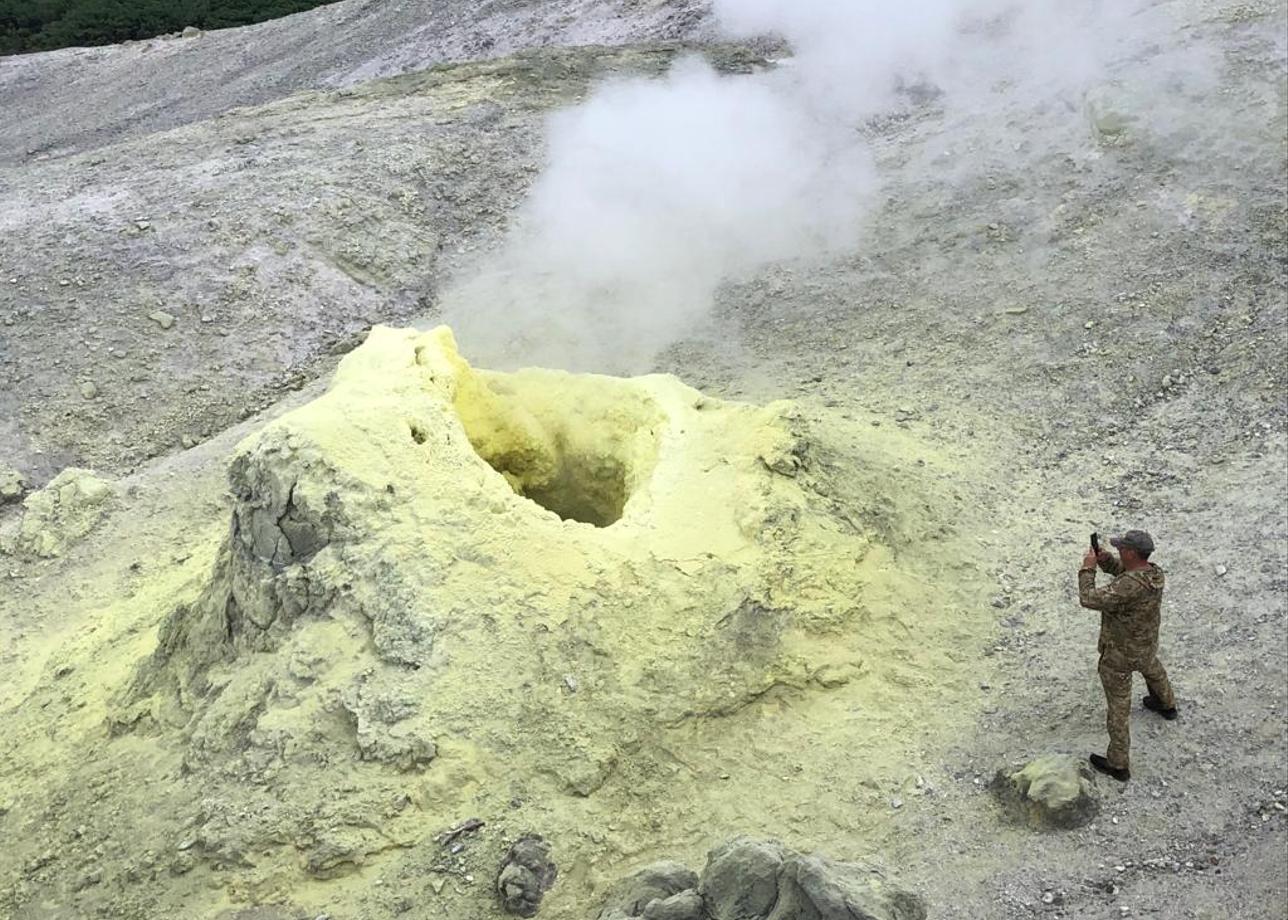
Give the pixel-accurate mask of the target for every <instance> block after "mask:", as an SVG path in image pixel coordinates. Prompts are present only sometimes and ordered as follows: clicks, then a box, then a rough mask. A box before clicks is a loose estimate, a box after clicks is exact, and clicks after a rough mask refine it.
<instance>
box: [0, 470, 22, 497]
mask: <svg viewBox="0 0 1288 920" xmlns="http://www.w3.org/2000/svg"><path fill="white" fill-rule="evenodd" d="M27 487H28V482H27V478H26V477H25V476H23V475H22V473H19V472H18V471H17V470H13V469H9V468H7V467H0V505H8V504H12V503H13V502H16V501H17V500H18V499H20V498H22V496H23V493H24V492H26V491H27Z"/></svg>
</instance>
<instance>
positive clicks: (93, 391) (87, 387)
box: [80, 380, 98, 399]
mask: <svg viewBox="0 0 1288 920" xmlns="http://www.w3.org/2000/svg"><path fill="white" fill-rule="evenodd" d="M80 394H81V396H84V397H85V398H86V399H93V398H94V397H95V396H97V395H98V385H97V384H96V383H94V381H92V380H86V381H85V382H84V383H82V384H81V385H80Z"/></svg>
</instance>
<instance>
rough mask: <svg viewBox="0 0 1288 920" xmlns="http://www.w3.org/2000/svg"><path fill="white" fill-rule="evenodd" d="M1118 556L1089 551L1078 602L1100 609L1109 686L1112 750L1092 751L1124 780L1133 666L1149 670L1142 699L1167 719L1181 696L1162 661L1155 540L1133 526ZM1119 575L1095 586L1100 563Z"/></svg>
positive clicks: (1098, 763)
mask: <svg viewBox="0 0 1288 920" xmlns="http://www.w3.org/2000/svg"><path fill="white" fill-rule="evenodd" d="M1109 542H1110V543H1111V544H1113V546H1114V547H1116V548H1117V550H1118V558H1114V555H1113V554H1112V553H1110V552H1108V551H1106V550H1101V551H1100V553H1099V554H1097V553H1096V551H1095V550H1087V554H1086V556H1084V557H1083V559H1082V568H1080V569H1079V570H1078V601H1079V602H1080V603H1081V604H1082V606H1084V607H1086V608H1088V609H1089V610H1099V611H1100V642H1099V650H1100V667H1099V670H1100V683H1101V684H1102V685H1103V686H1104V688H1105V701H1106V703H1107V704H1108V714H1107V716H1106V718H1105V724H1106V726H1107V727H1108V729H1109V749H1108V750H1107V751H1106V752H1105V756H1103V757H1102V756H1100V755H1099V754H1092V755H1091V765H1092V766H1093V767H1095V768H1096V769H1097V770H1099V771H1100V772H1101V773H1105V774H1107V775H1109V776H1112V777H1113V778H1114V779H1116V780H1118V781H1119V782H1123V783H1125V782H1127V780H1129V779H1131V767H1130V764H1129V762H1128V758H1129V754H1130V750H1131V737H1130V734H1129V733H1128V728H1127V720H1128V716H1129V715H1130V713H1131V678H1132V672H1133V671H1140V673H1141V674H1143V675H1145V683H1146V685H1148V687H1149V695H1148V696H1146V697H1145V698H1144V700H1142V701H1141V702H1142V703H1144V705H1145V708H1146V709H1150V710H1153V711H1154V712H1156V713H1158V714H1159V715H1161V716H1162V717H1163V718H1164V719H1167V720H1169V721H1170V720H1172V719H1175V718H1176V698H1175V696H1173V695H1172V685H1171V684H1170V683H1168V680H1167V671H1165V670H1164V669H1163V664H1162V662H1160V661H1159V660H1158V620H1159V606H1160V604H1161V603H1162V600H1163V570H1162V569H1160V568H1159V567H1158V566H1156V565H1154V564H1153V563H1152V562H1150V561H1149V557H1150V554H1151V553H1153V552H1154V540H1153V538H1151V537H1150V535H1149V534H1147V533H1146V532H1145V531H1143V530H1129V531H1127V532H1126V533H1125V534H1123V535H1122V536H1121V537H1114V538H1113V539H1111V540H1110V541H1109ZM1097 563H1099V565H1100V567H1101V568H1102V569H1104V570H1105V571H1106V572H1108V573H1109V574H1110V575H1113V576H1114V580H1113V581H1111V582H1110V583H1109V584H1108V585H1106V586H1105V587H1103V588H1097V587H1096V565H1097Z"/></svg>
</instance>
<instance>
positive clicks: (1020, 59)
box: [443, 0, 1132, 372]
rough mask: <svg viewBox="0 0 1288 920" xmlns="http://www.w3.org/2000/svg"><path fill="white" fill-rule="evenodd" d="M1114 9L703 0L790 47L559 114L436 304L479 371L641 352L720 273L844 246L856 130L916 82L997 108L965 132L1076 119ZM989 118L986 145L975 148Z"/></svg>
mask: <svg viewBox="0 0 1288 920" xmlns="http://www.w3.org/2000/svg"><path fill="white" fill-rule="evenodd" d="M1131 7H1132V3H1131V2H1130V0H1113V2H1110V3H1105V4H1100V3H1097V2H1093V0H1084V2H1077V0H1061V2H1056V0H1028V2H1023V3H1018V2H1008V0H900V2H891V0H849V2H846V0H716V2H715V11H716V14H717V15H718V17H719V20H720V23H721V25H722V27H723V28H724V30H725V31H726V32H727V33H728V34H729V35H730V36H732V37H752V36H760V35H767V34H768V35H776V36H780V37H782V38H783V39H785V40H786V41H787V42H788V43H789V45H790V46H791V48H792V51H793V56H792V58H790V59H788V60H787V61H783V62H780V65H779V66H777V67H775V68H773V69H771V70H769V71H768V72H766V73H762V74H757V75H751V76H747V75H736V76H724V75H720V74H717V73H716V72H715V71H714V70H713V69H712V68H711V67H710V66H709V65H708V64H706V63H705V62H704V61H702V60H700V59H698V58H696V57H690V58H686V59H682V60H680V61H678V62H677V63H676V64H675V65H674V67H673V68H672V70H671V72H670V74H668V75H667V76H666V77H665V78H662V79H643V78H637V79H627V80H618V81H614V82H610V83H608V84H606V85H604V86H602V87H600V88H599V89H598V90H597V91H596V92H595V93H594V94H593V95H592V96H591V98H590V99H589V100H588V101H587V102H585V103H584V104H583V105H580V106H578V107H576V108H572V109H569V110H566V111H563V112H560V113H558V114H557V115H555V116H554V117H553V118H552V119H551V121H550V125H549V140H548V144H549V150H548V165H547V167H546V169H545V171H544V173H543V174H542V175H541V177H540V178H539V179H538V180H537V181H536V183H535V184H534V186H533V188H532V190H531V194H530V196H529V199H528V200H527V202H526V203H525V204H524V205H523V206H522V208H521V209H520V211H519V213H518V215H517V216H516V221H515V223H514V226H513V228H512V231H511V233H510V235H509V237H508V238H507V240H506V242H505V244H504V245H503V246H502V248H501V250H500V251H499V252H498V253H496V254H494V255H493V256H491V257H490V258H489V260H488V261H487V262H485V263H484V264H483V265H480V266H477V267H476V269H475V271H474V272H473V273H472V274H471V275H470V277H469V280H468V281H466V282H465V283H462V284H459V285H457V286H456V287H455V288H453V289H452V290H450V291H449V292H448V294H447V297H446V298H445V303H444V310H443V319H444V320H445V321H446V322H449V323H450V324H451V325H453V326H454V327H455V328H456V331H457V334H458V336H459V337H460V339H461V342H462V345H463V347H464V349H465V351H466V352H467V353H468V354H470V355H471V356H472V357H474V358H476V359H478V360H480V361H482V362H485V363H489V364H492V365H494V366H500V365H511V366H512V365H516V364H544V365H552V366H562V367H568V368H570V369H577V370H598V371H608V372H624V371H638V370H641V369H645V368H646V367H647V366H648V364H649V362H650V361H651V359H653V358H654V357H655V356H656V354H657V352H658V351H659V350H661V349H662V348H664V347H665V346H666V345H668V344H669V343H671V342H673V341H675V340H676V339H678V338H680V337H682V336H683V335H684V334H685V333H686V332H689V331H691V329H692V328H693V327H694V326H695V325H696V324H697V323H699V322H700V321H701V320H702V319H703V318H704V317H705V315H706V314H707V312H708V311H709V309H710V306H711V304H712V301H713V298H714V296H715V293H716V290H717V288H718V287H719V285H720V284H721V283H722V282H724V281H727V280H734V279H738V278H742V277H745V276H747V275H749V274H751V273H754V272H755V271H756V270H757V269H759V268H761V267H763V266H765V265H767V264H770V263H774V262H778V261H782V260H792V259H801V258H815V257H827V256H835V255H838V254H845V253H848V252H853V251H854V250H856V248H857V247H858V245H859V240H860V234H861V231H862V228H863V226H864V218H865V215H866V214H867V213H868V211H869V209H870V208H871V207H872V206H873V203H874V201H875V193H876V191H877V189H878V179H877V173H876V169H875V167H874V165H873V156H872V154H871V152H870V150H869V148H868V145H867V143H866V142H865V141H864V140H863V136H862V133H861V131H862V128H863V126H864V124H865V122H867V121H868V120H869V119H871V118H872V117H873V116H875V115H878V114H880V113H884V112H888V111H890V110H892V109H896V108H905V109H906V108H909V107H910V106H912V105H914V104H915V103H914V101H913V100H912V97H913V96H915V95H916V93H915V92H914V93H912V94H911V95H910V93H909V90H910V89H914V90H915V89H916V88H920V89H921V91H922V92H921V96H922V98H923V99H924V98H925V97H927V96H930V97H933V98H934V99H935V105H936V106H937V107H938V108H939V109H941V110H942V113H943V118H944V122H945V124H949V125H951V124H954V123H961V122H962V121H966V120H969V119H971V118H974V117H976V116H978V115H979V114H980V113H989V112H990V110H993V109H995V110H996V113H997V118H995V119H994V122H995V123H994V124H993V126H992V127H991V128H986V129H984V130H982V132H981V133H979V134H978V135H977V136H976V137H975V138H974V139H973V140H972V142H971V143H972V145H973V146H974V148H975V149H976V152H977V154H978V155H979V157H980V158H981V159H984V158H987V157H988V156H997V155H999V154H1001V153H1002V152H1005V153H1006V154H1008V155H1009V154H1010V153H1011V151H1012V147H1013V146H1014V145H1013V144H1012V142H1011V141H1012V139H1013V137H1014V132H1011V131H1009V130H1007V129H1006V128H1005V123H1006V120H1007V119H1012V120H1013V119H1016V118H1023V119H1041V118H1043V117H1049V118H1053V119H1063V120H1065V121H1070V120H1075V121H1076V120H1078V119H1077V118H1076V117H1075V118H1073V119H1071V116H1070V112H1071V111H1072V112H1075V113H1076V111H1077V109H1078V106H1079V105H1081V102H1080V100H1081V95H1082V94H1083V93H1084V92H1085V89H1086V87H1087V86H1088V85H1089V84H1090V83H1091V82H1092V81H1093V80H1095V79H1096V78H1097V77H1098V76H1100V75H1102V74H1103V72H1104V70H1105V68H1106V66H1108V65H1107V62H1108V61H1110V60H1112V59H1114V58H1116V57H1121V56H1122V55H1123V54H1125V53H1127V52H1126V51H1125V49H1124V48H1123V47H1122V46H1123V45H1124V44H1125V43H1126V41H1127V40H1128V37H1129V36H1130V34H1131V31H1130V29H1129V28H1127V26H1128V24H1129V23H1130V19H1131V15H1132V11H1131ZM999 125H1000V126H1001V127H999ZM1030 127H1031V126H1030ZM990 131H993V132H995V138H994V139H995V140H997V142H998V143H997V145H996V149H994V150H991V151H990V150H983V149H980V144H981V143H982V144H984V145H985V146H987V145H988V143H989V140H988V138H989V136H990ZM1052 136H1053V137H1059V138H1061V141H1060V142H1061V143H1064V142H1068V143H1077V142H1078V141H1077V140H1073V139H1071V138H1074V137H1076V136H1077V135H1076V132H1070V133H1067V134H1062V133H1061V132H1059V131H1055V132H1053V135H1052ZM929 168H934V167H933V166H932V167H929Z"/></svg>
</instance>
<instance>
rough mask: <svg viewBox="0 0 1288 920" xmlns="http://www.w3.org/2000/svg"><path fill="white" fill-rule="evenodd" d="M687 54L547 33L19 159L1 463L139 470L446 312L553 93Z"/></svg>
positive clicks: (0, 179)
mask: <svg viewBox="0 0 1288 920" xmlns="http://www.w3.org/2000/svg"><path fill="white" fill-rule="evenodd" d="M677 53H679V49H678V48H677V46H674V45H665V46H644V47H632V48H623V49H608V48H576V49H547V50H542V51H533V52H527V53H524V54H520V55H516V56H514V57H511V58H505V59H502V60H497V61H489V62H483V63H473V64H460V65H454V66H450V67H443V68H437V69H431V70H429V71H425V72H422V73H418V74H413V75H408V76H403V77H394V78H389V79H386V80H376V81H371V82H369V83H366V84H363V85H362V86H360V87H355V88H353V89H350V90H345V91H343V92H317V93H302V94H299V95H296V96H293V97H291V98H289V99H284V100H281V101H279V102H276V103H273V104H271V105H267V106H261V107H258V108H250V109H241V110H238V111H236V112H232V113H230V114H228V115H227V116H225V117H222V118H218V119H214V120H211V121H206V122H200V123H195V124H190V125H186V126H184V127H181V128H176V129H174V130H171V131H166V132H161V133H157V134H151V135H147V136H144V137H138V138H134V139H130V140H122V141H120V142H118V143H115V144H113V145H112V146H110V147H107V148H103V149H101V150H98V151H95V152H93V153H86V154H80V155H77V156H70V157H62V158H54V159H48V160H42V161H35V162H30V163H25V164H22V165H16V166H11V167H8V168H0V236H3V238H4V241H5V246H4V247H3V248H0V278H3V281H2V282H0V466H8V467H14V468H16V469H18V470H20V471H21V472H22V473H24V474H25V475H26V476H27V478H29V479H30V480H32V481H33V482H34V483H35V484H36V485H41V484H43V483H44V482H46V481H48V480H49V479H51V478H52V477H53V476H54V475H56V474H57V473H58V471H59V470H60V469H62V468H63V467H65V466H83V467H92V468H94V469H99V470H103V471H105V472H119V471H121V470H122V469H123V468H128V467H130V466H133V465H135V464H137V463H138V462H140V461H142V460H144V459H146V458H148V457H152V456H156V455H157V454H159V453H163V452H165V451H168V450H172V449H176V448H179V447H181V446H185V447H186V446H191V444H192V443H194V442H198V441H202V440H205V439H206V438H207V437H209V436H211V435H213V434H214V433H216V432H219V431H222V430H224V429H225V428H227V427H228V426H229V425H231V424H234V423H236V422H237V421H238V420H239V419H241V418H244V417H246V416H247V415H249V414H251V413H253V412H255V411H258V410H259V409H262V408H264V407H266V406H268V405H271V404H272V403H274V402H276V401H277V400H278V399H279V398H280V397H281V395H282V393H283V391H284V390H287V389H289V388H293V387H297V386H299V385H300V384H301V383H302V382H304V381H305V380H307V379H310V378H312V377H313V376H316V374H317V373H318V372H319V370H320V369H321V368H322V367H324V365H325V362H326V361H327V360H328V358H329V354H333V353H335V352H340V351H344V350H346V349H348V348H351V347H352V345H353V343H354V342H355V336H356V335H358V334H359V333H361V331H362V330H363V329H365V328H367V327H369V326H371V325H372V324H374V323H377V322H404V323H406V322H411V321H413V320H414V319H417V318H419V317H421V316H423V315H425V313H427V312H428V311H429V310H431V309H432V307H433V305H434V303H435V300H436V291H437V288H438V286H439V284H440V279H441V278H442V277H443V276H444V275H445V274H446V273H447V272H448V271H449V270H450V268H451V266H452V265H453V264H454V263H455V262H459V261H460V260H461V259H463V258H467V257H468V256H469V254H470V253H471V252H472V251H474V250H475V249H477V248H479V247H480V246H482V245H483V244H484V243H485V242H486V241H487V240H488V239H489V238H490V237H491V236H492V235H494V234H495V233H496V232H497V229H498V228H499V227H501V226H503V225H504V223H505V221H506V217H507V215H508V214H509V212H510V211H511V209H512V208H513V207H514V205H515V203H516V202H517V201H518V200H520V198H521V196H522V195H523V193H524V191H525V190H526V188H527V186H528V184H529V182H530V181H531V179H532V177H533V176H534V175H535V174H536V173H537V171H538V169H539V167H540V164H541V158H542V130H543V129H542V125H543V121H544V119H545V118H546V117H547V115H548V114H549V113H550V112H551V111H552V110H553V109H555V108H558V107H560V106H564V105H569V104H572V103H573V102H575V101H576V99H578V98H579V97H580V96H581V95H582V94H584V93H585V92H586V91H587V90H588V89H589V88H590V87H591V86H593V85H594V84H595V83H596V82H597V81H599V80H601V79H605V78H609V77H612V76H614V75H620V74H657V73H660V72H663V71H665V69H666V68H667V67H668V66H669V65H670V64H671V62H672V61H673V60H674V59H675V57H676V55H677ZM710 54H711V56H712V57H713V59H714V60H715V62H716V63H717V66H720V67H721V68H723V69H744V70H745V69H747V67H748V66H749V58H750V56H749V55H745V54H742V53H737V52H733V51H730V50H728V49H725V50H721V49H714V50H712V51H711V52H710Z"/></svg>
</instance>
